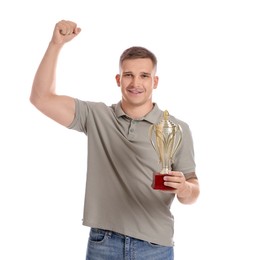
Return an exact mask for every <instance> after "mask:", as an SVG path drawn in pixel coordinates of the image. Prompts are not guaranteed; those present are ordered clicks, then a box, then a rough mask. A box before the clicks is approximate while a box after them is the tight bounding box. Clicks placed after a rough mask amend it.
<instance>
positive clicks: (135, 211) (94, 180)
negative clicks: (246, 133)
mask: <svg viewBox="0 0 268 260" xmlns="http://www.w3.org/2000/svg"><path fill="white" fill-rule="evenodd" d="M80 31H81V29H80V28H78V27H77V25H76V24H75V23H74V22H72V21H66V20H62V21H60V22H58V23H57V24H56V25H55V28H54V31H53V35H52V39H51V41H50V43H49V45H48V48H47V50H46V52H45V54H44V57H43V59H42V61H41V63H40V65H39V67H38V69H37V71H36V75H35V78H34V81H33V86H32V92H31V96H30V100H31V102H32V104H33V105H34V106H35V107H36V108H37V109H39V110H40V111H41V112H42V113H44V114H45V115H47V116H48V117H50V118H52V119H53V120H55V121H56V122H58V123H59V124H61V125H63V126H65V127H68V128H69V129H74V130H77V131H80V132H82V133H84V134H85V135H86V136H87V138H88V160H87V163H88V165H87V181H86V191H85V201H84V217H83V224H84V225H85V226H88V227H90V235H89V240H88V246H87V254H86V259H87V260H94V259H97V260H102V259H103V260H105V259H107V260H113V259H126V260H127V259H147V260H148V259H154V260H163V259H165V260H172V259H174V250H173V234H174V219H173V215H172V213H171V211H170V207H171V204H172V202H173V200H174V198H175V197H176V198H177V200H178V201H179V202H181V203H184V204H191V203H194V202H195V201H196V199H197V198H198V196H199V183H198V180H197V176H196V174H195V161H194V148H193V140H192V136H191V132H190V129H189V126H188V125H187V124H186V123H185V122H183V121H181V120H179V119H176V118H175V117H173V116H171V118H172V121H173V122H175V123H178V124H180V126H181V127H182V130H183V141H182V144H181V148H180V150H179V152H176V154H175V155H174V162H173V164H172V171H171V172H170V174H169V175H168V176H167V177H165V183H164V185H166V186H167V187H171V188H173V189H172V190H168V191H158V190H154V189H152V187H151V183H152V178H153V175H152V173H153V172H155V171H158V170H159V164H158V163H157V162H158V159H157V155H156V153H155V151H154V149H153V147H152V145H151V142H150V140H149V137H148V131H149V128H150V126H151V125H153V124H156V123H158V122H159V121H160V120H161V119H162V115H163V111H162V110H160V109H159V108H158V106H157V104H156V103H154V102H153V101H152V94H153V90H154V89H155V88H157V86H158V77H157V76H156V70H157V59H156V57H155V55H154V54H153V53H152V52H151V51H149V50H147V49H146V48H144V47H137V46H134V47H130V48H128V49H127V50H125V51H124V52H123V53H122V55H121V57H120V66H119V67H120V71H119V74H117V75H116V77H115V78H116V83H117V85H118V87H120V89H121V93H122V98H121V100H120V101H119V102H118V103H117V104H113V105H110V106H108V105H106V104H104V103H101V102H93V101H85V100H79V99H77V98H73V97H69V96H64V95H58V94H57V93H56V67H57V60H58V56H59V53H60V50H61V49H62V47H63V46H64V44H65V43H67V42H69V41H71V40H72V39H74V38H75V37H76V36H77V35H79V33H80ZM44 160H45V158H44Z"/></svg>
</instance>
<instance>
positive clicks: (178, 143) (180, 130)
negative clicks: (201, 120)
mask: <svg viewBox="0 0 268 260" xmlns="http://www.w3.org/2000/svg"><path fill="white" fill-rule="evenodd" d="M177 131H178V132H179V139H178V141H177V144H176V146H175V148H174V151H173V153H172V155H171V159H172V158H173V155H174V154H175V153H176V151H177V150H178V148H179V146H180V144H181V141H182V129H181V126H180V125H177Z"/></svg>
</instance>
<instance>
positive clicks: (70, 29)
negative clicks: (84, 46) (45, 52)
mask: <svg viewBox="0 0 268 260" xmlns="http://www.w3.org/2000/svg"><path fill="white" fill-rule="evenodd" d="M57 29H58V31H59V33H60V34H61V35H63V36H65V35H71V34H73V33H75V32H76V31H77V25H76V23H74V22H72V21H66V20H62V21H60V22H59V23H58V24H57Z"/></svg>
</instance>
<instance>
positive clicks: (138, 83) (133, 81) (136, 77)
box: [132, 76, 141, 87]
mask: <svg viewBox="0 0 268 260" xmlns="http://www.w3.org/2000/svg"><path fill="white" fill-rule="evenodd" d="M140 82H141V79H140V77H139V76H135V77H133V80H132V84H133V86H134V87H138V86H140Z"/></svg>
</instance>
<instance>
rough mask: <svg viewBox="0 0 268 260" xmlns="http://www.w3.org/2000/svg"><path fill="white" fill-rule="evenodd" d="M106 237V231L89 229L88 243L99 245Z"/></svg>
mask: <svg viewBox="0 0 268 260" xmlns="http://www.w3.org/2000/svg"><path fill="white" fill-rule="evenodd" d="M105 237H106V231H105V230H102V229H98V228H91V230H90V235H89V241H90V242H93V243H101V242H103V241H104V239H105Z"/></svg>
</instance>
